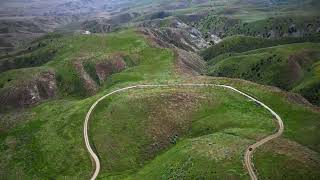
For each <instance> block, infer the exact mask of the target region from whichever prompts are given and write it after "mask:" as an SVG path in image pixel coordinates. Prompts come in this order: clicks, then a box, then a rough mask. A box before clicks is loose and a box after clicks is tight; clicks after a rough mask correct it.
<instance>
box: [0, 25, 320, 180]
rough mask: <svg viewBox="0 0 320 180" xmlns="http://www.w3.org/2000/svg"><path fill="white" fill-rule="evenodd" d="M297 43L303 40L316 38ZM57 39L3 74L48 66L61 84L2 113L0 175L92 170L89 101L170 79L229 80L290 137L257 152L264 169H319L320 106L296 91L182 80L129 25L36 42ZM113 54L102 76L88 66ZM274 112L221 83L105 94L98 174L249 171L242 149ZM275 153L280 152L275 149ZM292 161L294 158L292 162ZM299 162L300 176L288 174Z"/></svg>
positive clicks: (75, 175)
mask: <svg viewBox="0 0 320 180" xmlns="http://www.w3.org/2000/svg"><path fill="white" fill-rule="evenodd" d="M49 41H50V40H49ZM303 45H304V46H305V47H308V48H309V46H312V45H313V44H311V43H310V44H303ZM53 47H60V48H58V52H57V54H56V55H55V56H54V57H53V58H52V59H51V60H50V61H48V62H47V63H45V64H43V65H41V66H39V67H29V68H21V69H16V70H8V71H5V72H3V73H1V76H0V82H1V83H2V84H3V87H2V89H4V88H8V87H16V85H17V84H19V83H20V82H24V81H28V79H30V78H31V79H32V78H33V76H37V74H38V73H41V71H47V70H48V69H50V70H51V71H54V72H55V73H56V79H57V82H58V84H57V86H58V91H59V94H58V95H57V97H56V98H53V99H47V100H46V101H44V102H42V103H40V104H38V105H36V106H34V107H29V108H24V109H21V110H19V111H17V110H14V111H5V112H2V114H3V116H2V115H1V116H0V123H1V124H0V125H1V126H0V127H1V128H0V164H1V166H0V175H1V177H4V178H5V179H88V178H89V177H90V175H91V172H92V167H91V165H92V163H91V161H90V157H89V154H88V153H87V151H86V149H85V146H84V142H83V134H82V133H83V132H82V130H83V129H82V128H83V121H84V116H85V114H86V112H87V110H88V109H89V107H90V106H91V104H92V103H93V102H95V101H96V100H97V99H98V98H99V97H101V96H102V95H104V94H106V93H108V92H111V91H112V90H115V89H118V88H120V87H125V86H128V85H133V84H137V83H139V84H146V83H164V84H167V83H176V82H193V83H216V84H228V85H232V86H234V87H237V88H239V89H240V90H243V91H245V92H247V93H249V94H251V95H252V96H254V97H257V98H258V99H259V100H261V101H263V102H265V103H266V104H267V105H270V107H271V108H272V109H274V110H275V111H276V112H278V113H279V114H280V116H281V117H282V118H283V120H284V123H285V127H286V128H285V134H284V137H283V139H284V140H285V141H286V142H288V141H289V142H293V143H295V144H296V146H290V144H288V143H287V144H288V146H286V149H285V150H286V151H275V150H274V149H271V150H270V149H268V147H267V146H266V148H264V147H262V149H261V152H260V151H258V152H257V154H255V159H254V161H255V163H256V166H255V167H256V168H257V169H258V171H259V175H260V176H261V177H262V178H264V177H267V175H268V177H269V176H270V178H271V179H274V178H278V177H279V176H278V175H280V176H281V175H283V174H286V175H288V178H296V177H300V175H301V177H302V176H304V177H310V179H318V178H319V177H320V175H319V173H318V169H319V167H320V161H319V157H320V155H319V153H320V149H319V144H320V142H319V138H318V137H319V135H320V134H319V131H318V129H319V128H320V124H319V121H318V120H319V117H320V113H319V112H318V111H317V110H315V109H312V108H310V107H308V105H306V104H301V103H303V102H304V101H303V99H301V97H299V96H297V95H293V94H289V93H285V92H283V91H279V90H277V89H275V88H271V87H264V86H261V85H258V84H253V83H250V82H247V81H242V80H232V79H225V78H211V77H202V78H201V77H189V78H186V79H184V78H183V77H181V76H180V75H179V74H176V73H175V59H174V57H175V56H174V53H173V51H172V50H170V49H162V48H155V47H152V46H150V45H149V43H148V42H147V40H146V39H144V38H143V37H142V36H140V35H138V34H136V33H135V31H133V30H129V31H122V32H117V33H113V34H110V35H90V36H82V35H80V36H78V35H77V36H72V37H60V38H58V39H55V40H53V42H52V44H50V43H49V44H48V45H47V46H45V47H42V48H53ZM42 48H40V49H39V50H41V49H42ZM291 48H292V51H294V48H296V49H298V48H299V47H298V45H297V47H291ZM311 49H312V48H311ZM36 51H37V50H36ZM279 51H280V50H279ZM119 54H120V55H121V57H123V61H125V62H126V65H127V67H126V69H124V70H123V71H120V72H116V73H114V74H111V75H110V76H109V77H108V78H107V79H106V80H105V81H101V83H100V80H98V79H96V78H95V76H96V75H97V74H99V73H97V72H96V69H95V68H93V67H95V66H96V65H97V63H98V64H99V62H105V61H107V62H109V61H111V60H114V59H117V57H118V56H116V55H119ZM248 55H249V54H248ZM110 57H111V59H110ZM79 59H80V60H81V61H82V63H83V66H84V69H85V71H86V72H87V74H88V75H89V76H90V77H91V78H92V79H94V81H99V83H97V84H98V87H99V90H98V91H97V92H96V94H95V95H89V94H87V93H86V89H85V87H86V86H85V84H83V79H81V78H80V75H79V74H78V72H77V69H76V67H75V66H74V64H73V63H74V62H76V61H77V60H79ZM10 79H12V80H10ZM8 80H10V81H8ZM272 120H273V117H272V116H271V115H270V114H269V113H268V112H267V111H266V110H264V109H263V108H261V107H260V106H258V105H256V104H254V103H252V102H251V101H248V100H247V99H246V98H244V97H242V96H240V95H238V94H235V93H233V92H232V91H230V90H227V89H222V88H151V89H146V90H141V89H140V90H130V91H127V92H124V93H121V94H115V95H114V96H111V97H109V98H107V99H106V100H104V101H102V102H101V104H99V105H98V107H97V109H96V110H95V111H94V113H93V116H92V119H91V121H90V131H89V134H90V139H91V141H92V145H93V146H94V149H95V151H96V152H97V153H98V155H99V158H100V159H101V163H102V170H101V176H99V177H100V178H101V179H124V178H127V179H146V178H148V179H158V178H159V177H160V178H163V179H181V178H186V179H189V178H191V179H196V178H205V179H213V178H222V179H224V178H236V179H248V174H247V171H246V170H245V169H244V167H243V164H242V160H243V151H244V149H245V148H246V147H247V146H248V145H249V144H251V143H253V142H255V141H256V140H257V139H260V138H261V137H264V136H266V135H268V134H271V133H273V132H274V129H275V128H276V126H275V124H274V122H273V121H272ZM283 144H285V143H283ZM296 147H302V148H301V149H298V150H299V151H298V152H301V154H292V153H291V152H292V150H295V149H294V148H296ZM270 156H271V157H272V158H274V159H275V160H278V161H277V169H272V168H271V167H273V166H274V163H273V162H271V161H270V160H269V159H270ZM280 156H281V158H282V159H281V161H280V160H279V159H278V158H276V157H280ZM303 157H308V158H310V159H311V160H312V162H313V163H312V164H309V162H308V161H305V159H303ZM292 160H294V162H297V163H290V162H292ZM300 165H301V166H300ZM297 167H299V168H300V170H299V174H298V175H299V176H297V174H290V172H292V170H293V169H295V168H297ZM260 172H261V174H260ZM275 172H276V173H275Z"/></svg>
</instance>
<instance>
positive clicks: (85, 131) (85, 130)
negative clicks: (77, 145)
mask: <svg viewBox="0 0 320 180" xmlns="http://www.w3.org/2000/svg"><path fill="white" fill-rule="evenodd" d="M179 86H181V87H182V86H184V87H186V86H189V87H222V88H226V89H230V90H232V91H234V92H237V93H239V94H241V95H243V96H245V97H247V98H249V99H250V100H252V101H254V102H256V103H258V104H260V105H261V106H262V107H264V108H265V109H267V110H268V111H269V112H270V113H271V114H272V115H273V116H274V117H275V118H276V119H277V123H278V125H279V129H278V131H277V132H276V133H275V134H272V135H270V136H267V137H265V138H264V139H261V140H260V141H258V142H256V143H254V144H252V145H250V146H249V147H248V148H247V150H246V152H245V155H244V163H245V166H246V168H247V170H248V172H249V175H250V177H251V179H252V180H257V176H256V174H255V172H254V168H253V163H252V161H251V158H252V155H253V153H254V151H255V149H257V148H258V147H259V146H261V145H263V144H264V143H266V142H268V141H270V140H272V139H275V138H277V137H279V136H281V135H282V133H283V131H284V124H283V122H282V120H281V118H280V116H279V115H278V114H277V113H276V112H274V111H273V110H272V109H271V108H269V107H268V106H267V105H265V104H264V103H262V102H260V101H259V100H257V99H255V98H253V97H251V96H250V95H248V94H246V93H244V92H241V91H239V90H238V89H236V88H234V87H232V86H227V85H219V84H169V85H135V86H129V87H125V88H122V89H118V90H115V91H112V92H110V93H108V94H106V95H104V96H103V97H101V98H100V99H98V100H97V101H96V102H95V103H94V104H93V105H92V106H91V107H90V109H89V111H88V112H87V115H86V117H85V121H84V128H83V135H84V140H85V144H86V148H87V150H88V152H89V154H90V156H91V158H92V160H93V161H94V163H95V171H94V173H93V175H92V177H91V180H95V179H96V178H97V176H98V175H99V172H100V160H99V158H98V156H97V155H96V153H95V152H94V151H93V150H92V148H91V146H90V142H89V137H88V124H89V120H90V116H91V113H92V112H93V110H94V108H95V107H96V106H97V105H98V104H99V102H100V101H102V100H104V99H105V98H107V97H108V96H111V95H112V94H115V93H118V92H122V91H126V90H129V89H134V88H152V87H179Z"/></svg>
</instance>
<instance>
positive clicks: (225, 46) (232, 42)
mask: <svg viewBox="0 0 320 180" xmlns="http://www.w3.org/2000/svg"><path fill="white" fill-rule="evenodd" d="M319 41H320V37H319V35H313V36H307V37H286V38H281V39H276V40H274V39H265V38H259V37H252V36H231V37H227V38H224V39H223V41H222V42H221V43H219V44H216V45H214V46H211V47H210V48H208V49H205V50H203V51H202V52H201V56H202V57H203V58H204V59H205V60H207V61H209V63H216V61H215V60H212V59H214V58H216V57H217V56H219V55H222V54H226V53H241V52H245V51H249V50H254V49H259V48H266V47H272V46H277V45H284V44H291V43H303V42H319ZM210 60H212V62H210Z"/></svg>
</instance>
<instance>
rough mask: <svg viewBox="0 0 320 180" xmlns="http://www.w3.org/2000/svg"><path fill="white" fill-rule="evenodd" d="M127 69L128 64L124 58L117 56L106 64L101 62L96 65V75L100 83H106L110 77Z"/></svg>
mask: <svg viewBox="0 0 320 180" xmlns="http://www.w3.org/2000/svg"><path fill="white" fill-rule="evenodd" d="M126 67H127V65H126V62H125V61H124V60H123V58H122V56H120V55H115V56H113V57H112V58H111V60H108V61H106V62H100V63H97V64H96V73H97V76H98V77H99V81H100V82H104V81H105V80H106V79H107V78H108V77H109V76H110V75H112V74H114V73H119V72H121V71H123V70H125V69H126Z"/></svg>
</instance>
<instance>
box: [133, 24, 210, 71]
mask: <svg viewBox="0 0 320 180" xmlns="http://www.w3.org/2000/svg"><path fill="white" fill-rule="evenodd" d="M139 32H140V33H141V34H143V35H144V36H145V38H147V39H149V43H150V44H151V45H152V46H155V47H158V48H159V47H160V48H171V49H173V50H174V53H175V69H176V72H177V73H178V74H183V75H186V76H190V75H191V76H198V75H202V74H205V72H206V62H205V61H204V60H203V59H202V58H201V57H200V56H198V55H197V54H196V53H193V52H189V51H186V50H184V49H182V48H178V47H176V46H174V45H172V44H170V43H169V42H170V41H169V40H168V39H166V38H165V37H162V36H161V34H158V32H157V31H156V30H155V29H149V28H140V29H139Z"/></svg>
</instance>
